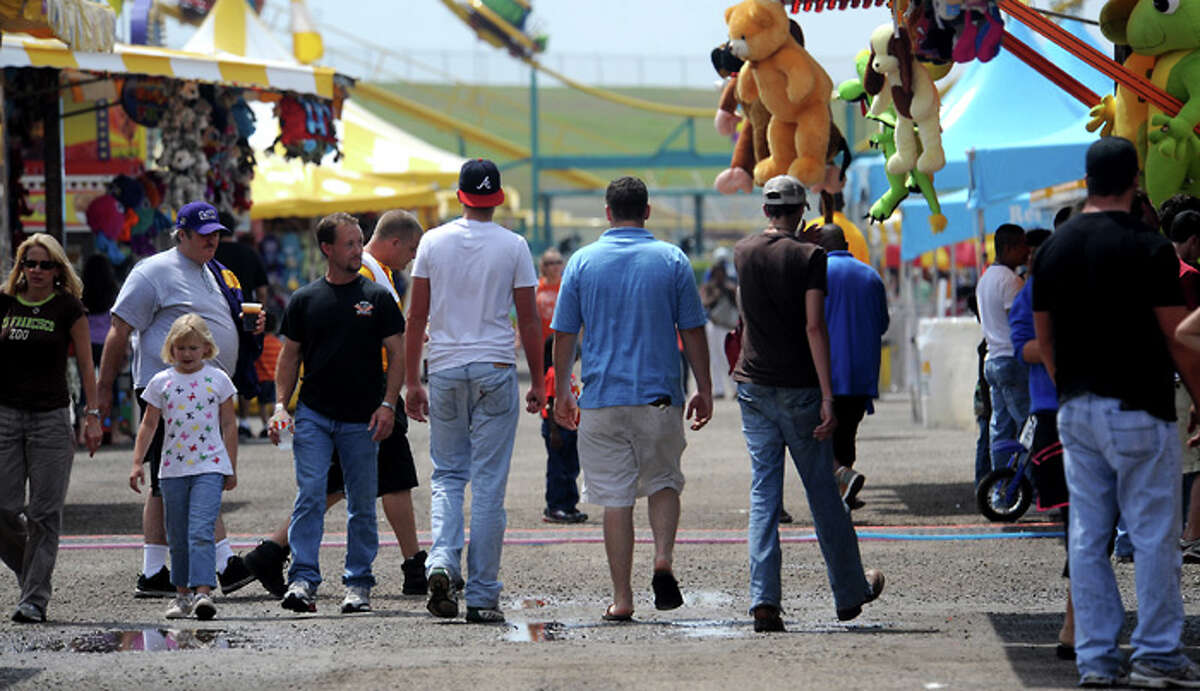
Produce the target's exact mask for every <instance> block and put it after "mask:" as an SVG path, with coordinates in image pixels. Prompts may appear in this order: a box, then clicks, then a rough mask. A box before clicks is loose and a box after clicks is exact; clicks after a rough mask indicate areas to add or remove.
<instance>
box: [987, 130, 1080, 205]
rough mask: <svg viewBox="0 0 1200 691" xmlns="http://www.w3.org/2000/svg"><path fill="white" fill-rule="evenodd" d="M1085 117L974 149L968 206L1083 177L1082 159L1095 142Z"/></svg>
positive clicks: (992, 201)
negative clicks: (1040, 133) (1051, 130)
mask: <svg viewBox="0 0 1200 691" xmlns="http://www.w3.org/2000/svg"><path fill="white" fill-rule="evenodd" d="M1087 121H1088V118H1087V116H1084V117H1083V118H1081V119H1079V120H1077V121H1076V122H1075V123H1074V124H1072V125H1069V126H1068V127H1065V128H1063V129H1062V130H1059V131H1058V132H1054V133H1051V134H1048V135H1046V136H1044V137H1040V138H1038V139H1032V140H1030V141H1026V142H1020V143H1017V144H1009V145H1003V146H993V147H987V148H981V149H976V150H975V158H974V160H973V161H972V162H971V201H970V203H971V205H972V206H988V205H990V204H993V203H996V202H997V201H998V200H1001V199H1006V198H1008V197H1011V196H1013V195H1014V194H1020V193H1022V192H1028V191H1030V190H1034V189H1038V188H1041V187H1049V186H1051V185H1056V184H1058V183H1060V182H1066V181H1068V180H1077V179H1079V178H1081V177H1083V159H1084V154H1085V153H1086V151H1087V148H1088V147H1089V146H1091V144H1092V142H1094V141H1096V136H1097V135H1095V134H1093V133H1091V132H1088V131H1087V129H1086V128H1085V127H1084V125H1086V124H1087Z"/></svg>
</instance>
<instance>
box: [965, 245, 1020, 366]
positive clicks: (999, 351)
mask: <svg viewBox="0 0 1200 691" xmlns="http://www.w3.org/2000/svg"><path fill="white" fill-rule="evenodd" d="M1024 285H1025V282H1024V281H1022V280H1021V278H1020V277H1019V276H1017V273H1016V272H1015V271H1013V270H1012V269H1010V268H1008V267H1007V266H1004V265H1003V264H992V265H991V266H989V267H988V269H987V271H984V272H983V276H981V277H980V278H979V284H978V285H976V286H975V300H976V302H978V303H979V321H980V322H982V324H983V337H984V338H986V339H987V346H988V352H987V357H986V358H984V359H985V360H991V359H993V358H998V357H1012V355H1013V344H1012V332H1011V331H1010V329H1009V326H1008V310H1009V308H1010V307H1012V304H1013V299H1014V298H1015V297H1017V293H1019V292H1021V287H1022V286H1024Z"/></svg>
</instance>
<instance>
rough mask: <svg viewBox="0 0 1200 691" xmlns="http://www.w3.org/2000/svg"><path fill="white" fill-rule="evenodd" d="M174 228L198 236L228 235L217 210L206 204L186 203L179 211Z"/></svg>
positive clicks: (227, 230)
mask: <svg viewBox="0 0 1200 691" xmlns="http://www.w3.org/2000/svg"><path fill="white" fill-rule="evenodd" d="M175 227H176V228H178V229H180V230H190V231H192V232H193V233H196V234H199V235H208V234H209V233H216V232H221V233H228V232H230V231H229V229H228V228H226V227H225V226H223V225H221V221H220V219H219V217H218V216H217V209H216V207H214V206H213V205H212V204H209V203H208V202H188V203H187V204H184V205H183V208H181V209H179V217H178V218H177V219H176V220H175Z"/></svg>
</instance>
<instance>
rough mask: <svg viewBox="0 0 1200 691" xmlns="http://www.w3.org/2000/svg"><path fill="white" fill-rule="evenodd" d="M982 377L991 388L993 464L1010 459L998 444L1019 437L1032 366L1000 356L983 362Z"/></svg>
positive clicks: (1023, 422) (1027, 407) (1002, 462)
mask: <svg viewBox="0 0 1200 691" xmlns="http://www.w3.org/2000/svg"><path fill="white" fill-rule="evenodd" d="M983 377H984V379H987V383H988V387H989V388H990V389H991V391H992V424H991V427H990V429H989V435H990V439H989V441H990V443H991V448H992V449H993V452H992V467H993V468H997V467H1000V466H1002V465H1003V464H1004V463H1007V462H1008V458H1007V457H1006V458H999V455H1000V454H997V453H995V448H996V444H998V443H999V442H1002V441H1006V440H1010V439H1016V438H1017V434H1018V433H1019V432H1020V431H1021V425H1023V424H1025V418H1027V417H1029V368H1027V367H1026V366H1025V365H1023V364H1021V362H1020V361H1018V360H1017V359H1016V358H1015V357H997V358H992V359H991V360H984V362H983Z"/></svg>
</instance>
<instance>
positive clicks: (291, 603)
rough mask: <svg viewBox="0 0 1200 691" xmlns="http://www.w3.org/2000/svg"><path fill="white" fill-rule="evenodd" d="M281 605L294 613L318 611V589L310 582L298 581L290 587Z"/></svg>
mask: <svg viewBox="0 0 1200 691" xmlns="http://www.w3.org/2000/svg"><path fill="white" fill-rule="evenodd" d="M279 605H280V606H281V607H283V608H284V609H290V610H292V611H293V612H301V613H304V612H315V611H317V588H316V586H314V585H312V584H310V583H308V581H296V582H295V583H292V584H291V585H290V586H288V589H287V594H286V595H284V596H283V600H282V601H280V603H279Z"/></svg>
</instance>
